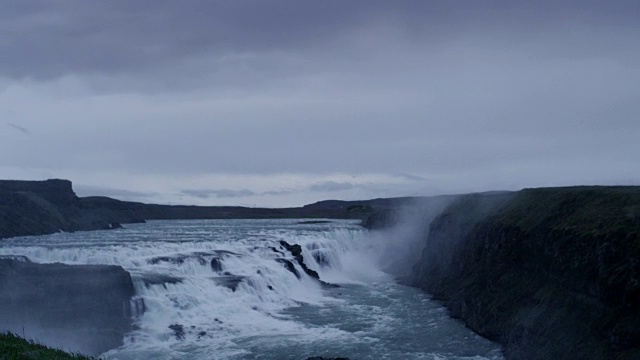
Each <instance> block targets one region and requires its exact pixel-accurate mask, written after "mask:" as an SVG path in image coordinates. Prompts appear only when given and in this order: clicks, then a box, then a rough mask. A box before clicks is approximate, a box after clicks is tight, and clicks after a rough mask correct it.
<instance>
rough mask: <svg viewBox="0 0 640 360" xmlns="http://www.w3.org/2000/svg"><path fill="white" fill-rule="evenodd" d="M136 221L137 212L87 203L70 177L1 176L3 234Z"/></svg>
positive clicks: (92, 227)
mask: <svg viewBox="0 0 640 360" xmlns="http://www.w3.org/2000/svg"><path fill="white" fill-rule="evenodd" d="M114 201H117V200H114ZM137 221H142V219H140V218H138V217H136V216H135V214H134V213H130V212H129V213H128V212H122V211H119V210H114V209H111V208H101V209H99V210H98V209H97V208H94V207H91V206H87V204H86V203H85V202H83V201H82V200H81V199H80V198H78V197H77V196H76V194H75V193H74V192H73V189H72V188H71V182H70V181H68V180H57V179H55V180H46V181H15V180H0V238H6V237H13V236H26V235H41V234H51V233H54V232H58V231H80V230H99V229H111V228H112V227H114V225H115V224H114V223H129V222H137Z"/></svg>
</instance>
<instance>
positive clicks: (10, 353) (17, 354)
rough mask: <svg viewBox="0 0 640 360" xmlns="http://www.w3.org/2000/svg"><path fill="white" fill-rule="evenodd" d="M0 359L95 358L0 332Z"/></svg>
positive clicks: (77, 359)
mask: <svg viewBox="0 0 640 360" xmlns="http://www.w3.org/2000/svg"><path fill="white" fill-rule="evenodd" d="M0 360H95V358H92V357H88V356H84V355H81V354H73V353H68V352H65V351H63V350H60V349H54V348H50V347H47V346H44V345H40V344H37V343H35V342H34V341H29V340H26V339H23V338H21V337H20V336H18V335H16V334H13V333H10V332H7V333H2V332H0Z"/></svg>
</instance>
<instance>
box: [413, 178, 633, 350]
mask: <svg viewBox="0 0 640 360" xmlns="http://www.w3.org/2000/svg"><path fill="white" fill-rule="evenodd" d="M427 232H428V233H426V234H424V237H423V241H424V250H423V252H422V255H421V257H420V260H419V261H418V263H417V264H416V265H415V266H414V268H413V272H412V277H411V279H410V282H411V284H412V285H414V286H417V287H420V288H422V289H424V290H425V291H427V292H428V293H430V294H432V295H433V296H434V298H436V299H438V300H441V301H442V302H443V303H444V305H445V306H446V307H447V308H449V310H450V312H451V314H452V315H453V316H454V317H457V318H460V319H462V321H464V322H465V324H466V325H467V326H468V327H469V328H471V329H472V330H474V331H476V332H477V333H479V334H481V335H483V336H485V337H487V338H489V339H492V340H495V341H497V342H500V343H501V344H503V345H504V353H505V355H506V357H507V358H508V359H640V188H639V187H573V188H548V189H526V190H522V191H519V192H516V193H502V194H484V195H482V194H475V195H473V194H472V195H465V196H461V197H459V198H458V199H457V200H455V201H453V202H452V203H451V204H450V205H449V206H448V207H447V208H446V209H445V210H444V211H443V212H442V213H441V214H440V215H439V216H437V217H436V218H435V219H434V220H433V221H432V222H431V223H430V225H429V226H428V230H427Z"/></svg>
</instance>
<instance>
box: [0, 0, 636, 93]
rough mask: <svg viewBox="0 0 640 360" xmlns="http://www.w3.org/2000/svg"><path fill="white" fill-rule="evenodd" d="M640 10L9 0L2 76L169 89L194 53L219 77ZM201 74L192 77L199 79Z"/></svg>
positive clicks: (608, 21)
mask: <svg viewBox="0 0 640 360" xmlns="http://www.w3.org/2000/svg"><path fill="white" fill-rule="evenodd" d="M638 9H640V5H639V4H638V3H637V2H632V1H628V2H624V1H617V2H607V3H605V2H602V3H600V2H583V1H565V2H562V3H558V2H537V3H536V4H535V5H533V3H532V2H518V1H494V2H491V3H489V4H486V3H480V2H477V1H455V2H451V1H429V2H427V1H418V0H413V1H394V2H388V1H382V0H380V1H364V0H361V1H338V0H333V1H322V2H318V1H311V2H310V1H307V2H300V1H294V0H274V1H268V2H267V1H258V2H256V1H243V0H234V1H194V0H191V1H179V2H178V1H162V2H159V1H152V0H140V1H128V0H113V1H105V2H87V1H81V0H67V1H46V0H36V1H29V2H18V1H6V2H3V3H2V4H0V14H2V15H1V16H2V22H1V23H0V30H1V31H2V33H3V34H4V35H5V36H3V40H2V43H1V44H2V45H3V56H2V58H1V59H0V74H2V75H4V76H9V77H13V78H36V79H51V78H57V77H60V76H64V75H69V74H78V73H81V74H87V73H89V74H107V75H110V76H111V75H114V74H116V75H117V74H130V75H132V76H133V74H136V76H141V75H144V74H146V73H149V72H152V73H153V74H155V75H157V72H158V71H160V72H162V74H163V75H164V76H165V77H166V76H168V74H169V73H168V72H167V71H166V70H167V68H168V67H169V68H176V67H178V68H181V72H180V73H179V74H178V73H176V74H175V76H174V77H173V80H172V81H170V83H174V86H175V83H176V82H177V81H179V79H181V78H184V75H185V74H186V73H187V72H188V70H187V69H188V68H190V67H192V66H191V65H192V62H193V61H194V59H197V58H203V57H204V58H209V59H216V60H214V61H212V62H207V64H208V65H207V67H206V69H207V70H206V73H207V75H208V76H211V74H212V73H224V72H225V71H224V65H225V64H224V59H225V58H227V57H229V56H234V55H238V54H269V53H274V52H275V53H277V52H284V53H292V54H315V55H316V56H322V57H323V58H325V57H326V56H325V55H324V53H326V51H327V46H328V47H330V48H331V47H335V46H336V45H339V44H342V47H343V49H342V50H343V51H346V52H345V53H343V54H341V56H340V57H338V58H335V59H333V61H338V62H344V60H347V59H349V58H354V57H355V58H357V57H358V53H359V51H358V49H354V51H353V52H349V51H348V49H349V47H350V45H351V44H349V43H345V41H346V40H347V39H348V38H349V37H350V36H363V37H362V38H361V39H358V42H360V41H369V42H370V41H371V40H370V39H369V40H368V37H369V36H376V35H375V34H367V30H366V29H368V28H372V27H376V26H380V24H382V25H383V27H385V26H386V27H388V28H391V29H395V31H397V32H399V33H400V34H402V36H403V37H404V38H406V39H408V40H411V41H413V42H415V43H416V44H426V45H427V46H430V47H432V48H433V50H435V51H437V50H438V48H440V47H441V46H442V43H443V41H446V40H448V39H452V38H456V37H465V36H468V35H469V34H471V33H474V32H479V31H485V30H489V31H492V32H493V35H492V36H493V37H495V38H496V39H497V41H500V39H502V38H504V36H505V34H511V35H508V36H511V37H517V38H518V40H519V41H524V42H536V39H535V37H536V36H538V35H540V34H539V31H540V28H541V26H539V24H540V23H546V25H550V24H551V25H552V24H560V25H561V26H565V25H566V23H567V19H570V20H571V22H581V23H584V24H587V25H589V24H604V25H607V26H635V25H636V23H635V21H636V17H635V16H636V15H637V14H638ZM571 22H570V23H569V24H568V25H566V26H569V27H571V26H572V25H571ZM563 24H565V25H563ZM550 28H551V29H553V26H550ZM492 29H498V30H504V31H500V32H496V31H493V30H492ZM552 31H553V30H552ZM536 32H538V33H537V34H536ZM354 34H355V35H354ZM358 34H359V35H358ZM556 35H558V34H556ZM532 37H533V38H532ZM373 44H375V43H373ZM581 44H582V43H581V42H579V41H578V42H573V43H571V46H570V47H566V46H565V47H559V48H558V49H567V48H569V49H577V48H576V47H579V49H577V50H578V51H583V52H584V51H594V49H595V48H594V44H588V45H589V46H587V44H582V45H581ZM503 45H505V44H497V46H503ZM601 45H602V44H599V45H597V46H601ZM314 49H315V50H314ZM333 54H334V55H335V54H336V52H333ZM362 56H367V55H366V54H363V55H362ZM341 59H342V60H341ZM238 61H240V62H242V61H243V60H236V62H238ZM180 64H182V66H180ZM252 66H257V67H260V66H270V65H269V64H268V63H263V64H262V65H260V63H259V62H258V63H256V64H252ZM201 70H204V69H201ZM201 70H200V69H199V70H198V71H199V73H197V74H193V75H192V76H190V77H193V78H197V77H198V75H200V77H202V75H204V74H203V73H202V72H201ZM149 77H151V78H153V77H154V76H152V75H149Z"/></svg>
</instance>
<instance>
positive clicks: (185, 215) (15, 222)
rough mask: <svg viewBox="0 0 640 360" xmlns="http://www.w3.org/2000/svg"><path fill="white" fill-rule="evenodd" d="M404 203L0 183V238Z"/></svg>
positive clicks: (361, 211)
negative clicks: (119, 192) (154, 199)
mask: <svg viewBox="0 0 640 360" xmlns="http://www.w3.org/2000/svg"><path fill="white" fill-rule="evenodd" d="M407 199H409V198H397V199H376V200H366V201H338V200H328V201H322V202H318V203H315V204H311V205H307V206H303V207H295V208H249V207H242V206H188V205H157V204H144V203H139V202H130V201H120V200H116V199H112V198H108V197H102V196H91V197H83V198H80V197H78V196H77V195H76V194H75V192H74V191H73V188H72V184H71V181H69V180H60V179H52V180H45V181H21V180H0V238H8V237H15V236H27V235H41V234H51V233H54V232H59V231H65V232H69V231H82V230H102V229H112V228H117V227H119V226H120V224H127V223H136V222H144V221H145V220H175V219H275V218H332V219H363V218H365V217H367V216H368V214H370V213H371V212H372V211H373V210H374V208H376V209H377V208H385V207H388V206H390V204H395V203H398V202H402V201H406V200H407Z"/></svg>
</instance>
